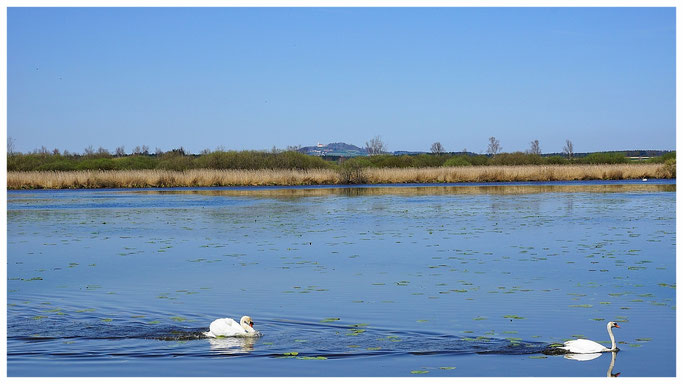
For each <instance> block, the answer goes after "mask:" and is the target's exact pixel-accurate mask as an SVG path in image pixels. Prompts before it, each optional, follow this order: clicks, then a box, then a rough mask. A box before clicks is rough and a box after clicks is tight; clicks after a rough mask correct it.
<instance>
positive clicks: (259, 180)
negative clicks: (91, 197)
mask: <svg viewBox="0 0 683 384" xmlns="http://www.w3.org/2000/svg"><path fill="white" fill-rule="evenodd" d="M645 177H647V178H674V177H675V167H673V168H672V167H670V166H667V165H665V164H613V165H528V166H472V167H434V168H364V169H362V170H361V171H360V172H357V173H356V176H355V177H354V178H353V179H351V180H348V179H346V178H343V177H342V172H339V171H335V170H331V169H313V170H282V169H278V170H270V169H264V170H212V169H193V170H187V171H169V170H130V171H64V172H60V171H45V172H38V171H32V172H8V173H7V188H8V189H70V188H149V187H152V188H167V187H218V186H276V185H281V186H285V185H331V184H343V183H347V182H351V183H365V184H394V183H456V182H495V181H559V180H621V179H641V178H645Z"/></svg>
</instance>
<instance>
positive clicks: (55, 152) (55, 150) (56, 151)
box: [52, 148, 59, 156]
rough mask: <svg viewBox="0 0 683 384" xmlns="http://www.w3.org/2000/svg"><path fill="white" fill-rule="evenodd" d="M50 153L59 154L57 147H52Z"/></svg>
mask: <svg viewBox="0 0 683 384" xmlns="http://www.w3.org/2000/svg"><path fill="white" fill-rule="evenodd" d="M52 154H53V155H55V156H57V155H59V149H57V148H55V149H53V150H52Z"/></svg>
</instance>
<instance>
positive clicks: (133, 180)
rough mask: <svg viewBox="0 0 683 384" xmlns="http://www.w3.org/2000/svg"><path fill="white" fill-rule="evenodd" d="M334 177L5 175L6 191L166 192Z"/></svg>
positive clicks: (287, 173) (260, 173)
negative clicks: (158, 189)
mask: <svg viewBox="0 0 683 384" xmlns="http://www.w3.org/2000/svg"><path fill="white" fill-rule="evenodd" d="M337 182H338V173H337V172H336V171H334V170H329V169H314V170H281V169H280V170H271V169H263V170H213V169H192V170H187V171H168V170H135V171H65V172H60V171H56V172H53V171H47V172H37V171H36V172H8V174H7V188H8V189H67V188H169V187H219V186H268V185H317V184H335V183H337Z"/></svg>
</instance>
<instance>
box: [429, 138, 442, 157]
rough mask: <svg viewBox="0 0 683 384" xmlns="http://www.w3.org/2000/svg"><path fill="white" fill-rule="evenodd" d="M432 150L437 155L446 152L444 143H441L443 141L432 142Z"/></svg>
mask: <svg viewBox="0 0 683 384" xmlns="http://www.w3.org/2000/svg"><path fill="white" fill-rule="evenodd" d="M431 150H432V153H433V154H435V155H440V154H442V153H444V149H443V145H441V143H440V142H438V141H437V142H436V143H434V144H432V147H431Z"/></svg>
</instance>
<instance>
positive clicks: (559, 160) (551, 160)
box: [543, 156, 569, 164]
mask: <svg viewBox="0 0 683 384" xmlns="http://www.w3.org/2000/svg"><path fill="white" fill-rule="evenodd" d="M543 160H545V163H546V164H569V160H567V159H566V158H564V157H562V156H549V157H546V158H544V159H543Z"/></svg>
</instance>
